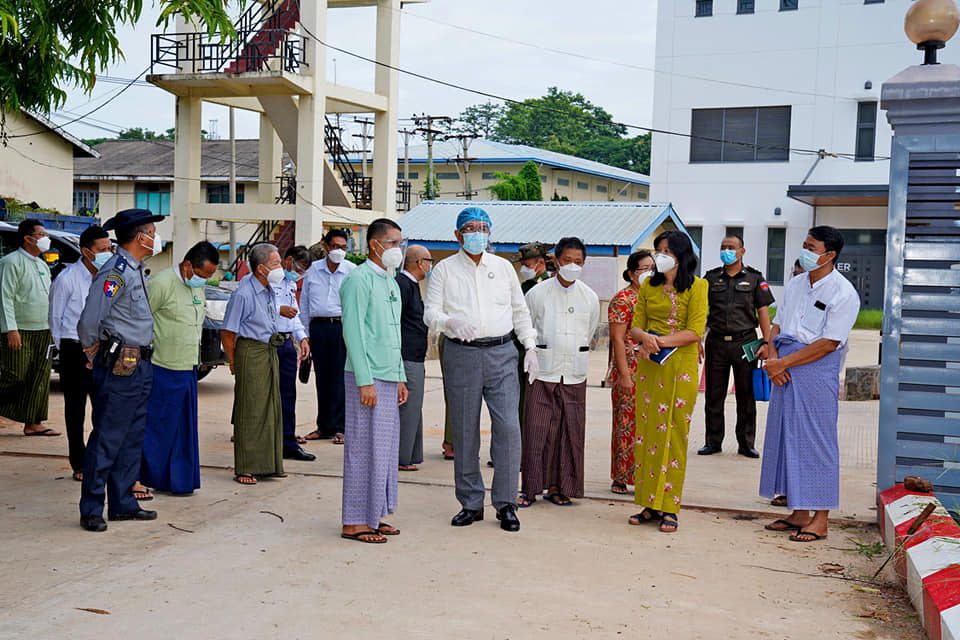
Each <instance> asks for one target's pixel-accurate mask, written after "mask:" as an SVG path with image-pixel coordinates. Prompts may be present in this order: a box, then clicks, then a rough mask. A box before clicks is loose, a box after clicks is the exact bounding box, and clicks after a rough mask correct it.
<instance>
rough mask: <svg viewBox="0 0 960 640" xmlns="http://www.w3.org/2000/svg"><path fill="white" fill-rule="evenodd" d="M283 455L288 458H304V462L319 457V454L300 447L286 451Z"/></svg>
mask: <svg viewBox="0 0 960 640" xmlns="http://www.w3.org/2000/svg"><path fill="white" fill-rule="evenodd" d="M283 457H284V458H285V459H287V460H303V461H304V462H311V461H313V460H316V459H317V456H315V455H313V454H312V453H307V452H306V451H304V450H303V449H301V448H299V447H298V448H297V449H296V450H294V451H284V452H283Z"/></svg>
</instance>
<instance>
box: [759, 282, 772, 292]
mask: <svg viewBox="0 0 960 640" xmlns="http://www.w3.org/2000/svg"><path fill="white" fill-rule="evenodd" d="M760 288H761V289H763V290H764V291H768V290H769V289H770V285H768V284H767V283H766V282H761V283H760Z"/></svg>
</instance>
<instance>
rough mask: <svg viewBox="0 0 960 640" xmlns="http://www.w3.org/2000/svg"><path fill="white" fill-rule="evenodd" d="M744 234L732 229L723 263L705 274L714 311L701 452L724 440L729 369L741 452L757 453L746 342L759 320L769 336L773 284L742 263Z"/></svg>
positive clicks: (753, 337)
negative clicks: (734, 232) (704, 439)
mask: <svg viewBox="0 0 960 640" xmlns="http://www.w3.org/2000/svg"><path fill="white" fill-rule="evenodd" d="M744 253H746V250H745V249H744V248H743V238H741V237H740V236H738V235H735V234H729V235H727V237H725V238H724V239H723V241H722V242H721V243H720V261H721V262H723V266H722V267H717V268H716V269H711V270H710V271H707V273H706V274H705V275H704V279H705V280H706V281H707V283H708V285H709V287H710V288H709V289H708V290H707V295H708V296H709V298H708V299H709V305H710V312H709V313H708V315H707V329H708V331H707V340H706V347H705V349H704V352H705V355H706V363H705V364H704V367H705V368H706V394H705V396H706V397H705V398H704V400H705V401H704V403H703V410H704V414H705V416H706V425H707V428H706V431H707V434H706V443H705V444H704V445H703V447H701V448H700V450H699V451H697V453H698V454H699V455H701V456H708V455H711V454H714V453H720V448H721V446H722V445H723V432H724V424H723V422H724V420H723V405H724V403H725V401H726V399H727V389H729V388H730V368H731V367H732V368H733V384H734V386H735V387H736V390H737V427H736V433H737V453H739V454H740V455H742V456H745V457H747V458H759V457H760V454H759V453H757V450H756V449H755V448H754V446H753V444H754V438H755V437H756V435H757V403H756V401H755V399H754V397H753V370H754V369H756V366H757V365H756V362H755V361H748V360H746V359H745V358H744V357H743V355H744V354H743V345H745V344H747V343H748V342H752V341H754V340H756V339H757V323H758V322H759V324H760V332H761V333H762V334H763V335H762V337H763V339H764V340H767V339H768V338H767V337H768V336H769V335H770V311H769V310H768V307H769V306H770V305H771V304H772V303H773V294H772V293H770V285H768V284H767V282H766V281H765V280H764V279H763V274H762V273H760V272H759V271H757V270H756V269H754V268H753V267H748V266H746V265H744V264H743V254H744Z"/></svg>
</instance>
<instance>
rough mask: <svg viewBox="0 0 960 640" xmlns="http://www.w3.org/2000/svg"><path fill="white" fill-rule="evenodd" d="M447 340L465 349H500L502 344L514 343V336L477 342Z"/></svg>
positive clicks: (458, 339) (481, 339)
mask: <svg viewBox="0 0 960 640" xmlns="http://www.w3.org/2000/svg"><path fill="white" fill-rule="evenodd" d="M447 340H449V341H450V342H452V343H453V344H459V345H463V346H464V347H499V346H500V345H502V344H507V343H508V342H511V341H513V334H512V333H508V334H507V335H505V336H500V337H498V338H478V339H476V340H470V341H469V342H468V341H466V340H461V339H460V338H451V337H449V336H448V337H447Z"/></svg>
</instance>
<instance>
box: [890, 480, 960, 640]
mask: <svg viewBox="0 0 960 640" xmlns="http://www.w3.org/2000/svg"><path fill="white" fill-rule="evenodd" d="M931 502H933V503H934V504H936V505H937V508H936V510H935V511H934V512H933V513H932V514H931V515H930V517H928V518H927V520H926V522H924V523H923V524H922V525H921V526H920V528H919V529H918V530H917V532H916V533H915V534H913V535H912V536H910V539H909V540H906V541H904V538H905V536H906V533H907V529H909V528H910V525H911V524H913V521H914V520H915V519H916V518H917V516H919V515H920V512H921V511H923V509H924V507H926V506H927V505H928V504H929V503H931ZM878 506H879V525H880V535H881V536H883V541H884V543H885V544H886V545H887V548H888V549H890V550H893V549H896V548H897V547H899V546H900V544H903V548H902V549H900V550H899V551H898V552H897V556H896V558H894V563H895V567H896V573H897V577H898V578H900V582H901V583H903V585H904V586H905V587H906V589H907V593H908V594H909V595H910V600H911V602H913V606H914V608H916V610H917V613H919V614H920V619H921V620H922V621H923V626H924V628H925V629H926V631H927V634H928V635H929V636H930V638H931V639H932V640H960V526H957V523H956V522H954V520H953V518H951V517H950V514H949V513H948V512H947V510H946V509H945V508H944V507H943V505H942V504H940V501H939V500H937V499H936V498H935V497H934V495H933V494H932V493H918V492H915V491H907V490H906V489H904V488H903V485H902V484H898V485H897V486H895V487H892V488H890V489H887V490H886V491H883V492H881V493H880V496H879V498H878Z"/></svg>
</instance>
